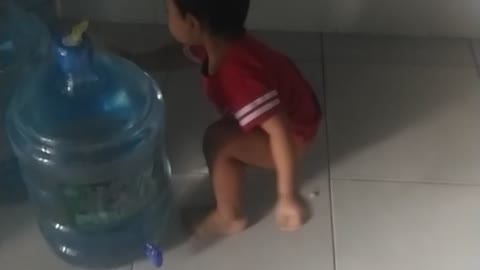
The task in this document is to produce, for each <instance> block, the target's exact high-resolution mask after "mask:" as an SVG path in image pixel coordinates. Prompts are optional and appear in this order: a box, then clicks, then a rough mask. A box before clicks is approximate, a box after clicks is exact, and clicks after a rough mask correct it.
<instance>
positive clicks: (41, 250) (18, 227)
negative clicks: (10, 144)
mask: <svg viewBox="0 0 480 270" xmlns="http://www.w3.org/2000/svg"><path fill="white" fill-rule="evenodd" d="M0 216H2V219H1V220H0V265H1V266H0V268H1V269H5V270H24V269H32V270H33V269H35V270H37V269H38V270H40V269H42V270H43V269H48V270H82V268H78V267H74V266H71V265H69V264H67V263H65V262H63V261H62V260H60V259H59V258H58V257H56V255H55V254H53V252H52V251H50V248H49V247H48V246H47V243H46V242H45V241H44V239H43V238H42V236H41V235H40V232H39V230H38V227H37V223H36V222H35V220H34V216H33V213H32V210H31V208H30V207H29V206H28V205H16V206H7V205H0ZM117 270H130V266H125V267H123V268H118V269H117Z"/></svg>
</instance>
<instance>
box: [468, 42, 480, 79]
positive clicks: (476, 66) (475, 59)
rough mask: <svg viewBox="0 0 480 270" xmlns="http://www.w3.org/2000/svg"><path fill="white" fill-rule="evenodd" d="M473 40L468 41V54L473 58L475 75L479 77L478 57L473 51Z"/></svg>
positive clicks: (479, 65)
mask: <svg viewBox="0 0 480 270" xmlns="http://www.w3.org/2000/svg"><path fill="white" fill-rule="evenodd" d="M474 42H475V41H474V40H473V39H470V42H469V45H470V53H471V54H472V58H473V63H474V65H475V68H476V69H477V74H478V75H479V76H480V64H479V63H478V57H479V56H478V55H477V53H476V50H475V44H474Z"/></svg>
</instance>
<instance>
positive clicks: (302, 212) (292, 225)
mask: <svg viewBox="0 0 480 270" xmlns="http://www.w3.org/2000/svg"><path fill="white" fill-rule="evenodd" d="M276 215H277V225H278V227H279V228H280V230H282V231H287V232H293V231H296V230H298V229H300V228H301V227H302V226H303V224H304V223H305V221H306V219H307V209H306V207H305V204H304V203H303V202H302V200H301V199H300V197H298V196H292V197H284V198H279V200H278V202H277V209H276Z"/></svg>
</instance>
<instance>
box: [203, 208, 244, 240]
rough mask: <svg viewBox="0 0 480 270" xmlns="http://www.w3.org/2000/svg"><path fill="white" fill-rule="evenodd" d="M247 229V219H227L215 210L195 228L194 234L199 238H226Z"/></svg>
mask: <svg viewBox="0 0 480 270" xmlns="http://www.w3.org/2000/svg"><path fill="white" fill-rule="evenodd" d="M245 228H247V219H246V218H244V217H242V218H227V217H224V216H222V215H221V214H220V213H219V212H218V211H216V210H215V211H213V212H212V213H210V214H209V215H208V216H207V217H206V218H205V219H204V220H203V221H202V222H200V223H199V224H198V225H196V226H195V228H194V234H195V236H196V237H199V238H205V237H212V236H213V237H215V236H224V235H230V234H235V233H238V232H241V231H243V230H245Z"/></svg>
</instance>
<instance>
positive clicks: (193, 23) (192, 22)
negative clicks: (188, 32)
mask: <svg viewBox="0 0 480 270" xmlns="http://www.w3.org/2000/svg"><path fill="white" fill-rule="evenodd" d="M185 19H186V21H187V23H188V26H189V27H190V29H192V30H200V22H199V21H198V19H197V18H195V16H193V15H192V14H187V15H186V17H185Z"/></svg>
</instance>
